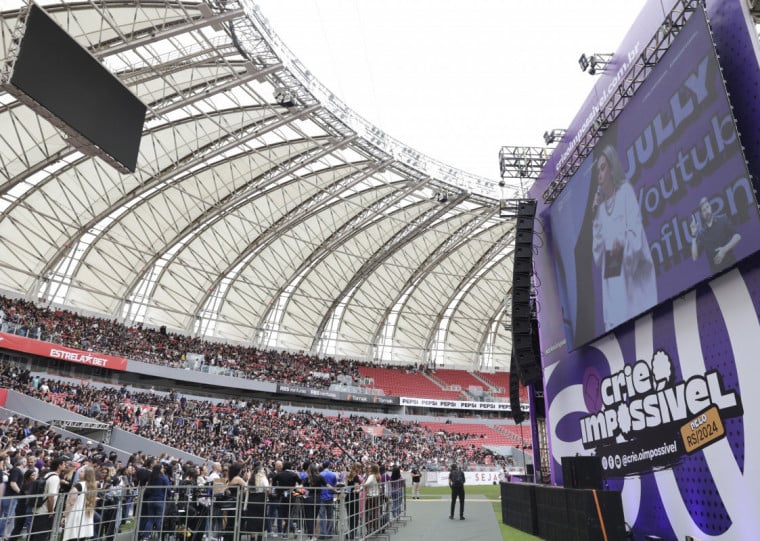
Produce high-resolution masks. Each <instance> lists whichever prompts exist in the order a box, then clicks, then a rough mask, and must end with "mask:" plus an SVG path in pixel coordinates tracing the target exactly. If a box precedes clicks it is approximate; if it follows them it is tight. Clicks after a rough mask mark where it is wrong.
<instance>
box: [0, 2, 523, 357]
mask: <svg viewBox="0 0 760 541" xmlns="http://www.w3.org/2000/svg"><path fill="white" fill-rule="evenodd" d="M9 4H10V5H11V6H12V7H13V8H14V9H12V10H6V11H3V12H2V21H1V22H0V24H1V25H2V26H1V27H0V31H1V32H2V45H1V47H2V54H3V58H4V59H6V60H7V59H8V58H10V49H11V45H12V39H13V32H14V29H16V26H17V21H18V19H19V10H20V9H21V8H23V7H24V5H25V3H23V2H7V1H6V2H4V4H3V5H4V6H7V5H9ZM40 5H41V6H42V7H43V8H44V9H45V10H46V11H47V12H48V13H49V14H50V15H51V16H52V17H53V18H54V19H55V20H56V21H57V22H58V23H59V24H60V25H61V26H62V27H63V28H64V29H66V30H67V31H68V32H69V34H71V35H72V36H73V37H74V38H75V39H76V40H77V41H78V42H79V43H80V44H81V45H82V46H84V47H86V48H87V49H88V50H89V51H90V52H91V53H92V54H93V55H94V56H95V57H96V58H98V59H99V60H100V61H102V63H103V64H104V65H105V66H106V67H107V68H108V69H109V70H111V71H112V72H113V73H114V74H115V75H116V76H118V77H119V79H120V80H121V81H122V82H123V84H124V85H126V86H127V87H128V88H129V89H130V90H131V91H132V92H134V93H135V94H136V95H137V96H138V97H139V98H140V99H141V100H142V101H143V102H144V103H145V104H146V105H147V106H148V116H147V120H146V123H145V127H144V131H143V136H142V141H141V144H140V154H139V157H138V162H137V170H136V172H135V173H134V174H122V173H119V172H118V171H116V170H115V169H113V168H112V167H110V166H109V165H107V164H106V163H105V162H104V161H102V160H100V159H99V158H93V157H89V156H86V155H84V154H82V153H81V152H79V151H77V150H75V149H74V148H73V147H72V146H70V144H69V143H68V142H67V140H66V139H65V138H64V134H63V132H61V131H60V130H58V129H57V128H55V127H54V126H53V125H51V124H50V123H49V122H48V121H46V120H44V119H43V118H41V117H39V116H38V115H37V114H36V113H34V112H33V111H32V110H31V109H30V108H28V107H27V106H25V105H23V104H21V103H20V102H19V101H17V100H16V99H15V98H14V97H13V96H12V95H10V94H9V93H7V92H0V160H1V163H0V213H1V214H0V252H1V253H2V254H3V257H1V258H0V288H2V289H4V290H5V291H6V292H10V293H11V294H14V295H20V296H23V297H25V298H27V299H30V300H33V301H35V302H41V303H51V304H54V305H61V306H66V307H69V308H72V309H74V310H77V311H80V312H85V313H89V314H97V315H102V316H105V317H109V318H116V319H119V320H121V321H124V322H125V323H127V324H132V323H134V322H143V323H144V324H146V325H149V326H154V327H158V326H161V325H165V326H166V327H167V328H168V330H169V331H174V332H180V333H185V334H194V335H199V336H202V337H204V338H206V339H209V340H214V341H226V340H229V341H234V342H241V343H246V344H252V345H255V346H258V347H266V348H277V349H287V350H295V351H300V350H303V351H308V352H311V353H314V354H320V355H334V356H338V357H350V358H356V359H359V360H367V361H368V360H380V361H382V362H390V363H399V364H410V363H422V362H429V361H430V362H432V361H435V363H436V365H437V366H441V365H443V366H445V367H459V368H479V369H485V370H488V369H494V368H495V369H501V370H508V368H509V356H510V351H511V332H508V331H507V330H505V327H508V326H509V323H510V322H509V312H510V310H509V303H508V302H506V299H507V296H508V294H509V291H510V287H511V282H512V280H511V274H512V251H513V247H514V219H512V218H505V217H501V216H500V212H499V197H500V194H501V192H500V190H499V189H498V188H497V184H498V183H497V182H496V181H493V180H488V179H483V178H478V177H473V176H472V175H468V174H466V173H464V172H461V171H458V170H455V169H453V168H451V167H449V166H446V165H445V164H442V163H440V162H437V161H435V160H432V159H430V158H428V157H426V156H422V155H421V154H420V153H419V152H416V151H415V150H414V149H410V148H408V147H405V146H404V145H402V144H401V143H399V142H398V141H395V140H393V138H392V137H390V136H388V135H387V134H385V133H383V132H382V131H380V130H379V129H378V128H376V127H374V126H372V125H370V124H369V123H368V122H366V121H365V120H363V119H362V118H361V117H359V116H358V115H357V114H356V113H355V112H353V111H352V110H351V109H350V108H349V107H347V106H346V105H345V104H343V103H341V102H339V101H338V100H337V99H336V98H335V97H334V96H332V94H331V93H330V92H329V90H327V89H325V88H324V87H322V86H321V85H320V84H319V82H318V81H316V80H314V78H313V77H312V76H311V75H310V73H309V72H308V71H307V70H306V69H305V68H304V67H303V66H302V65H301V64H300V63H299V61H298V60H297V59H295V58H293V56H292V55H291V54H290V53H289V52H288V50H287V49H286V48H285V47H284V45H282V44H281V43H280V42H279V40H278V39H277V37H276V35H275V34H274V33H273V32H272V31H271V29H269V28H268V27H267V25H266V22H265V21H264V19H263V17H262V16H261V15H260V14H259V12H258V11H257V9H256V8H255V6H253V5H249V4H244V3H239V2H216V3H211V4H204V3H198V2H171V1H163V0H147V1H146V0H140V1H134V2H133V1H127V0H99V1H97V2H95V1H92V2H53V3H50V2H42V3H40ZM496 153H497V149H494V160H496V159H497V157H496ZM504 195H505V196H506V197H512V198H513V197H519V196H520V195H521V192H520V190H519V189H518V188H516V187H509V186H508V187H507V189H506V192H505V194H504Z"/></svg>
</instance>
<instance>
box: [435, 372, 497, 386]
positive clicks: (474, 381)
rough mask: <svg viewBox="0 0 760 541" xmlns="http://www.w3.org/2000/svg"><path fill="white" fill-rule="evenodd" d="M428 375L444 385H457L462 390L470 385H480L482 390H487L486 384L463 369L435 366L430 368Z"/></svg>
mask: <svg viewBox="0 0 760 541" xmlns="http://www.w3.org/2000/svg"><path fill="white" fill-rule="evenodd" d="M430 377H431V378H432V379H433V380H436V381H438V382H439V383H440V384H441V385H443V386H445V387H451V386H452V385H459V386H460V388H461V389H462V390H463V391H467V390H469V388H470V387H471V386H475V387H480V388H481V389H483V390H486V391H487V390H488V384H487V383H484V382H483V381H481V380H479V379H478V378H476V377H475V376H474V375H472V374H471V373H470V372H467V371H465V370H452V369H450V368H437V369H435V370H432V371H431V373H430Z"/></svg>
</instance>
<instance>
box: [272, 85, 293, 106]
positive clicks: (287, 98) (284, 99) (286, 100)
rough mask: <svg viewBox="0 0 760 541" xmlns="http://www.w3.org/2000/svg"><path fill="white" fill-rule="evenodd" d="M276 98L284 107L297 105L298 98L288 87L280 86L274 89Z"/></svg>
mask: <svg viewBox="0 0 760 541" xmlns="http://www.w3.org/2000/svg"><path fill="white" fill-rule="evenodd" d="M274 99H275V100H277V103H279V104H280V105H282V106H283V107H295V106H296V105H297V102H296V98H295V96H293V94H292V93H291V92H290V90H288V89H287V88H278V89H277V90H275V91H274Z"/></svg>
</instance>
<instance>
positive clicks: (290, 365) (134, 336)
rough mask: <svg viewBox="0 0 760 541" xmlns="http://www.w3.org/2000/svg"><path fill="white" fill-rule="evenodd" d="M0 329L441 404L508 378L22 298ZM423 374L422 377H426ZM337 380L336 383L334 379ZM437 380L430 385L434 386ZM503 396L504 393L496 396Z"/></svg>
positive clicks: (1, 311) (2, 309)
mask: <svg viewBox="0 0 760 541" xmlns="http://www.w3.org/2000/svg"><path fill="white" fill-rule="evenodd" d="M0 328H2V330H3V331H4V332H10V333H13V334H17V335H22V336H26V337H28V338H33V339H36V340H43V341H47V342H51V343H55V344H61V345H65V346H68V347H71V348H75V349H80V350H84V351H89V352H93V353H104V354H111V355H117V356H120V357H125V358H127V359H130V360H136V361H141V362H146V363H152V364H160V365H165V366H172V367H177V368H181V367H184V368H191V369H201V368H202V369H204V370H206V371H214V372H216V373H224V374H227V375H232V376H236V377H243V378H247V379H254V380H259V381H268V382H274V383H290V384H296V385H303V386H307V387H327V386H329V385H330V384H332V383H337V382H338V381H344V380H345V379H346V378H349V379H350V380H352V381H354V382H360V381H362V379H363V378H366V377H369V378H372V380H374V387H376V388H378V389H382V390H383V392H384V393H385V394H386V395H389V396H409V397H415V398H433V399H442V400H467V399H468V396H467V395H465V394H464V393H461V392H457V391H445V390H443V387H450V386H451V385H460V386H461V387H462V389H463V390H467V389H468V388H469V387H470V385H477V386H480V387H483V388H484V389H485V390H488V391H491V390H492V389H486V388H487V385H486V384H484V381H487V382H488V383H490V384H491V385H493V386H496V387H504V389H505V390H508V387H509V374H508V373H503V372H502V373H496V374H487V373H482V372H479V373H478V377H479V378H481V379H478V377H475V376H473V375H472V374H470V373H468V372H467V371H465V370H451V369H440V370H436V371H434V372H433V371H427V370H424V369H418V368H417V367H414V366H411V365H410V366H409V367H383V368H379V367H373V366H369V365H362V364H360V363H358V362H356V361H352V360H337V359H333V358H330V357H327V358H320V357H317V356H313V355H307V354H304V353H291V352H286V351H268V350H260V349H257V348H254V347H247V346H241V345H232V344H223V343H214V342H209V341H206V340H202V339H200V338H197V337H191V336H184V335H178V334H172V333H170V334H168V335H167V334H164V333H161V332H160V331H157V330H153V329H150V328H146V327H143V326H142V325H135V326H126V325H123V324H121V323H119V322H117V321H116V320H109V319H104V318H96V317H88V316H83V315H81V314H77V313H75V312H71V311H69V310H62V309H57V308H48V307H44V306H37V305H35V304H34V303H31V302H29V301H25V300H22V299H12V298H7V297H5V296H0ZM190 354H196V355H200V357H201V358H202V359H203V362H202V364H201V365H200V366H196V365H195V364H194V363H195V361H193V363H191V362H190V361H187V360H186V356H189V355H190ZM427 374H429V375H430V377H428V375H427ZM339 378H341V379H340V380H339ZM434 379H435V380H436V381H438V383H436V382H435V381H434ZM498 396H499V397H507V396H508V392H505V393H502V394H499V395H498ZM521 400H522V401H527V390H526V389H524V388H521Z"/></svg>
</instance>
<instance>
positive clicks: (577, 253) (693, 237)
mask: <svg viewBox="0 0 760 541" xmlns="http://www.w3.org/2000/svg"><path fill="white" fill-rule="evenodd" d="M545 215H548V223H549V226H550V232H551V239H552V245H553V254H554V262H555V270H556V277H557V282H558V286H559V291H560V297H561V302H562V310H563V320H564V324H565V336H566V338H567V344H568V349H569V350H572V349H575V348H577V347H578V346H580V345H582V344H585V343H588V342H589V341H591V340H593V339H595V338H597V337H599V336H601V335H603V334H605V333H607V332H609V331H611V330H612V329H614V328H615V327H617V326H619V325H621V324H622V323H625V322H626V321H629V320H631V319H633V318H635V317H637V316H638V315H640V314H642V313H643V312H646V311H647V310H649V309H651V308H652V307H654V306H656V305H657V304H659V303H661V302H663V301H665V300H666V299H669V298H671V297H673V296H675V295H677V294H679V293H680V292H682V291H685V290H686V289H689V288H691V287H693V286H694V285H696V284H697V283H699V282H701V281H703V280H705V279H708V278H710V277H712V276H714V275H716V274H719V273H721V272H724V271H725V270H726V269H728V268H730V267H732V266H733V265H734V264H735V263H736V262H737V261H739V260H741V259H743V258H744V257H746V256H748V255H749V254H751V253H753V252H755V251H757V250H758V249H759V248H760V235H757V234H753V232H756V231H757V230H758V229H757V227H758V225H760V219H758V210H757V203H756V200H755V195H754V188H753V185H752V183H751V181H750V175H749V173H748V171H747V165H746V161H745V158H744V154H743V152H742V147H741V141H740V140H739V135H738V133H737V129H736V124H735V122H734V118H733V116H732V114H731V107H730V104H729V101H728V97H727V96H726V92H725V86H724V84H723V79H722V77H721V73H720V68H719V66H718V62H717V58H716V55H715V50H714V48H713V44H712V41H711V40H710V37H709V32H708V29H707V23H706V21H705V19H704V17H703V16H702V17H700V16H692V17H691V18H690V19H689V21H688V23H687V24H686V26H685V27H684V29H683V30H682V31H681V33H680V34H679V36H678V38H677V39H676V40H675V41H674V43H673V45H672V46H671V48H670V50H668V52H667V53H666V54H665V55H664V56H663V58H662V60H661V61H660V63H659V64H658V65H657V67H656V68H655V69H654V70H653V71H652V73H651V74H650V75H649V77H648V78H647V80H646V81H644V83H643V84H642V85H641V87H640V88H639V90H638V91H637V93H636V95H635V96H633V98H631V100H630V102H629V103H628V104H627V106H626V107H625V109H624V110H623V111H622V112H621V113H620V116H619V117H618V118H617V119H616V121H615V122H613V123H612V124H611V125H610V126H609V128H608V129H607V130H606V131H604V134H603V136H602V137H601V139H600V140H599V141H598V142H597V144H596V145H595V146H594V148H593V150H592V151H591V153H590V154H589V155H588V157H587V158H586V159H585V161H584V162H583V163H582V164H581V166H580V168H579V169H578V171H576V173H575V174H574V175H573V177H572V178H571V179H570V180H569V182H568V183H567V186H566V187H565V189H564V191H563V192H562V193H561V194H560V195H559V196H558V197H557V199H556V200H555V201H554V203H553V204H552V205H551V206H550V207H549V208H548V210H547V211H546V212H545Z"/></svg>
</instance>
